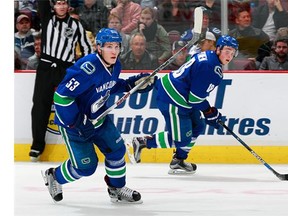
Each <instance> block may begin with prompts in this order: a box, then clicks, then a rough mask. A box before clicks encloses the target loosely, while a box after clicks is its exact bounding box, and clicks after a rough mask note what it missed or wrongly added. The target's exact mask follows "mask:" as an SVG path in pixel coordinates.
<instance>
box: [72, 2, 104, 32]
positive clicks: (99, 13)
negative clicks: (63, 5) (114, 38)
mask: <svg viewBox="0 0 288 216" xmlns="http://www.w3.org/2000/svg"><path fill="white" fill-rule="evenodd" d="M75 10H76V12H77V13H78V14H79V18H80V22H81V24H82V25H83V27H84V29H85V30H87V31H91V32H92V33H93V35H94V36H96V34H97V33H98V31H99V30H100V29H101V28H104V27H107V18H108V15H109V10H108V8H107V7H106V6H104V4H103V1H100V0H84V5H82V6H80V7H77V8H76V9H75Z"/></svg>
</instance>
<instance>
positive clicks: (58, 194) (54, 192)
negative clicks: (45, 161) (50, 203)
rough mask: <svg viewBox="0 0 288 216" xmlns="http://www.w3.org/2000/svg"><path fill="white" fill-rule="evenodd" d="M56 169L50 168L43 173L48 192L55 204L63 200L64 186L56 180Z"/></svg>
mask: <svg viewBox="0 0 288 216" xmlns="http://www.w3.org/2000/svg"><path fill="white" fill-rule="evenodd" d="M54 173H55V169H54V168H50V169H48V170H46V171H45V172H43V171H42V176H43V179H44V182H45V185H46V186H47V188H48V191H49V193H50V195H51V197H52V199H53V200H54V201H55V202H59V201H61V200H62V199H63V194H62V185H61V184H59V183H58V182H57V181H56V179H55V174H54Z"/></svg>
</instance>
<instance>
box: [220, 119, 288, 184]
mask: <svg viewBox="0 0 288 216" xmlns="http://www.w3.org/2000/svg"><path fill="white" fill-rule="evenodd" d="M218 123H219V124H220V125H221V126H222V127H223V128H225V129H226V130H227V131H228V132H229V133H230V134H231V135H232V136H233V137H234V138H235V139H236V140H237V141H238V142H240V143H241V144H242V145H243V146H244V147H245V148H246V149H247V150H248V151H249V152H250V153H251V154H252V155H253V156H254V157H255V158H256V159H257V160H259V161H260V162H261V163H262V164H263V165H264V166H265V167H266V168H267V169H269V170H270V171H271V172H272V173H273V174H274V175H275V176H277V177H278V178H279V179H280V180H283V181H287V180H288V174H280V173H278V172H276V171H275V170H274V169H273V168H272V167H271V166H270V165H269V164H268V163H266V162H265V161H264V160H263V159H262V158H261V157H260V156H259V155H258V154H257V153H256V152H255V151H253V149H251V148H250V147H249V146H248V145H247V144H246V143H245V142H244V141H243V140H242V139H240V137H238V136H237V135H236V134H235V133H234V132H233V131H232V130H231V129H230V128H229V127H228V126H227V125H225V124H224V122H222V121H219V122H218Z"/></svg>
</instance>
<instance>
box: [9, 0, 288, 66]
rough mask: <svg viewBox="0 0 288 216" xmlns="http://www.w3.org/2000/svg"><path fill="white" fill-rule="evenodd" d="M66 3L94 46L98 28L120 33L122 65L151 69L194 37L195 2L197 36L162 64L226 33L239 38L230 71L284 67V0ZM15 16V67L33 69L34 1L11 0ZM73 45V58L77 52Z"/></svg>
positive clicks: (287, 16)
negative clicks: (198, 14)
mask: <svg viewBox="0 0 288 216" xmlns="http://www.w3.org/2000/svg"><path fill="white" fill-rule="evenodd" d="M68 4H69V13H70V16H71V17H73V18H75V19H77V20H79V21H80V22H81V24H82V25H83V27H84V28H85V30H86V33H87V35H88V37H89V39H90V40H91V42H92V44H93V46H94V49H95V41H94V40H95V36H96V35H97V33H98V31H99V30H100V29H101V28H103V27H110V28H115V29H116V30H117V31H119V32H120V33H121V35H122V38H123V42H122V51H121V55H120V60H121V63H122V67H123V69H126V70H154V69H156V68H157V67H158V66H159V65H161V64H162V63H163V62H165V61H166V60H167V59H168V58H169V57H171V56H172V55H173V54H175V53H176V52H177V51H178V50H179V49H181V48H182V47H183V46H185V44H186V43H187V41H189V40H191V38H192V37H193V26H194V9H195V8H196V7H198V6H203V10H204V15H203V29H202V32H203V35H202V38H201V40H200V41H199V43H198V44H197V45H196V46H193V47H192V48H189V49H187V50H183V51H182V52H181V53H180V55H179V56H178V57H177V59H176V60H175V62H174V63H173V64H171V65H170V66H169V68H167V69H174V68H177V67H179V66H180V65H181V64H183V63H184V62H185V61H186V60H188V59H189V58H191V56H192V55H193V52H195V50H197V49H199V50H202V51H205V50H213V49H215V43H216V40H217V38H218V37H219V36H220V35H221V34H229V35H231V36H233V37H235V38H237V39H238V41H239V55H238V56H237V57H236V58H234V60H233V62H231V64H230V65H229V69H230V70H258V69H259V70H288V60H287V54H288V12H287V11H288V10H287V9H288V1H285V0H250V1H249V0H242V1H241V0H225V1H223V0H222V1H221V0H68ZM224 4H225V5H224ZM225 14H226V16H225ZM14 15H15V16H14V18H15V36H14V39H15V40H14V41H15V46H14V47H15V48H14V54H15V70H36V69H37V66H38V62H39V58H40V56H41V22H40V16H39V12H38V8H37V0H14ZM76 49H77V50H76V52H75V53H76V56H75V59H78V58H80V57H81V56H82V53H81V50H80V49H79V47H78V48H77V47H76ZM175 65H176V66H175ZM177 65H178V66H177ZM174 66H175V67H174Z"/></svg>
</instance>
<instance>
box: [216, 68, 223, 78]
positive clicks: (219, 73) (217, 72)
mask: <svg viewBox="0 0 288 216" xmlns="http://www.w3.org/2000/svg"><path fill="white" fill-rule="evenodd" d="M214 72H215V73H216V74H217V75H218V76H219V77H221V78H223V72H222V68H221V67H220V66H216V67H215V68H214Z"/></svg>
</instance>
